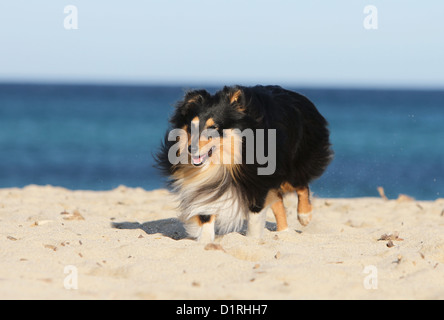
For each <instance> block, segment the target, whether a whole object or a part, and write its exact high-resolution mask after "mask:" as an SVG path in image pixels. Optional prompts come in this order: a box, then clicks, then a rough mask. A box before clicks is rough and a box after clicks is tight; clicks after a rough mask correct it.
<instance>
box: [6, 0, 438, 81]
mask: <svg viewBox="0 0 444 320" xmlns="http://www.w3.org/2000/svg"><path fill="white" fill-rule="evenodd" d="M68 5H74V6H75V7H76V8H77V18H78V29H70V30H69V29H66V28H65V20H66V19H67V17H68V16H69V14H70V12H68V13H65V12H64V8H65V6H68ZM368 5H372V6H373V7H374V8H376V10H377V11H376V15H377V25H375V24H376V20H372V21H371V23H372V24H371V25H372V26H373V27H374V26H376V27H377V28H376V29H368V28H366V27H364V20H365V19H366V18H367V17H368V16H369V13H368V12H367V13H364V8H365V7H366V6H368ZM371 13H372V14H375V11H372V12H371ZM70 21H71V22H72V20H70ZM368 22H369V20H367V23H368ZM367 27H368V24H367ZM0 82H51V83H54V82H57V83H58V82H61V83H116V84H162V85H163V84H173V85H174V84H204V83H205V84H234V83H237V84H259V83H261V84H271V83H272V84H281V85H296V86H323V87H325V86H327V87H342V86H348V87H350V86H356V87H396V88H398V87H401V88H409V87H415V88H440V89H442V88H444V1H441V0H428V1H417V0H416V1H411V0H390V1H387V0H377V1H373V0H335V1H328V0H324V1H320V0H310V1H295V0H273V1H263V0H235V1H234V0H223V1H222V0H211V1H210V0H205V1H204V0H162V1H161V0H131V1H114V0H108V1H105V0H40V1H29V0H4V1H1V2H0Z"/></svg>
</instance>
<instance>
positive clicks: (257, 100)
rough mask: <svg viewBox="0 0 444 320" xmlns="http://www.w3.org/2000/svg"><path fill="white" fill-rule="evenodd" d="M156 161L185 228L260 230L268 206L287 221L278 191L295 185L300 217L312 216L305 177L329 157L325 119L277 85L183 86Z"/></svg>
mask: <svg viewBox="0 0 444 320" xmlns="http://www.w3.org/2000/svg"><path fill="white" fill-rule="evenodd" d="M170 125H171V128H170V130H169V131H168V132H167V134H166V136H165V141H164V142H163V143H162V146H161V149H160V152H159V153H158V154H157V157H156V161H157V164H158V166H159V167H160V168H161V169H162V170H163V172H164V174H165V175H167V176H168V177H169V187H170V189H171V190H172V191H173V192H174V193H175V194H176V195H177V196H178V200H179V209H180V219H181V220H182V221H183V222H184V224H185V228H186V230H187V232H188V234H189V235H190V236H191V237H193V238H195V239H197V240H200V241H205V242H209V241H213V240H214V235H215V230H217V231H218V232H219V233H228V232H231V231H235V230H239V229H241V228H242V226H243V222H244V220H245V219H247V235H248V236H254V237H260V236H261V234H262V231H263V229H264V228H265V212H266V210H267V209H268V208H270V207H271V209H272V211H273V213H274V215H275V218H276V229H277V231H282V230H285V229H287V216H286V212H285V207H284V205H283V195H284V194H285V193H288V192H296V193H297V196H298V219H299V221H300V223H301V224H302V225H307V224H308V223H309V222H310V220H311V211H312V206H311V204H310V192H309V187H308V185H309V183H310V182H311V181H312V180H313V179H315V178H317V177H319V176H320V175H321V174H322V173H323V172H324V170H325V169H326V167H327V166H328V164H329V163H330V161H331V159H332V157H333V152H332V150H331V149H330V141H329V130H328V128H327V121H326V120H325V119H324V117H323V116H322V115H321V114H320V113H319V112H318V110H317V109H316V107H315V106H314V105H313V103H311V102H310V101H309V100H308V99H307V98H306V97H304V96H302V95H300V94H298V93H295V92H292V91H289V90H285V89H283V88H281V87H279V86H255V87H242V86H233V87H224V88H223V89H222V90H220V91H218V92H217V93H215V94H214V95H211V94H210V93H208V92H207V91H205V90H195V91H190V92H188V93H187V94H186V95H185V97H184V99H183V100H182V101H180V102H178V103H177V105H176V109H175V112H174V114H173V115H172V117H171V119H170Z"/></svg>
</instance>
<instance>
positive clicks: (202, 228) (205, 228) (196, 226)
mask: <svg viewBox="0 0 444 320" xmlns="http://www.w3.org/2000/svg"><path fill="white" fill-rule="evenodd" d="M215 220H216V216H215V215H197V216H193V217H192V218H191V219H188V220H187V221H186V222H185V229H186V231H187V233H188V235H189V236H190V237H191V238H194V239H196V240H197V241H198V242H201V243H210V242H213V241H214V234H215V231H214V228H215V226H214V223H215Z"/></svg>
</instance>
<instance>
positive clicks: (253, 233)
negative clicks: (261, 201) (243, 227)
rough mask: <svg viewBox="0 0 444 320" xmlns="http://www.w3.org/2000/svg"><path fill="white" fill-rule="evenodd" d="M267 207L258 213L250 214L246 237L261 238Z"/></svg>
mask: <svg viewBox="0 0 444 320" xmlns="http://www.w3.org/2000/svg"><path fill="white" fill-rule="evenodd" d="M267 209H268V207H265V208H263V209H262V210H261V211H259V212H250V213H249V214H248V220H247V237H252V238H262V235H263V234H264V229H265V218H266V212H267Z"/></svg>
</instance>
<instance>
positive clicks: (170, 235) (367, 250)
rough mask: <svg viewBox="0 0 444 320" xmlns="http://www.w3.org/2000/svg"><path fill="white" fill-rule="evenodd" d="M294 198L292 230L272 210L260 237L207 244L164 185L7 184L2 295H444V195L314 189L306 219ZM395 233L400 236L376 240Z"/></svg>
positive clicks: (0, 200) (1, 196)
mask: <svg viewBox="0 0 444 320" xmlns="http://www.w3.org/2000/svg"><path fill="white" fill-rule="evenodd" d="M296 202H297V199H296V198H295V197H288V198H287V199H286V206H287V208H288V211H289V212H290V214H289V223H290V231H287V232H283V233H276V232H274V231H270V230H273V228H275V224H274V221H273V218H272V215H271V213H269V216H268V221H269V222H268V223H267V228H268V229H267V230H265V235H264V238H263V239H261V240H254V239H250V238H246V237H245V236H244V235H242V234H239V233H231V234H228V235H225V236H221V237H218V238H217V239H216V241H215V243H216V244H217V245H218V246H213V247H211V248H208V247H207V248H206V249H205V245H203V244H198V243H196V242H194V241H192V240H188V239H186V238H185V233H184V229H183V228H182V226H181V224H180V222H178V221H177V220H176V219H175V217H176V215H177V212H176V211H175V203H174V201H172V200H171V197H170V196H169V194H168V192H167V191H165V190H156V191H151V192H147V191H144V190H142V189H129V188H126V187H119V188H117V189H116V190H113V191H109V192H91V191H69V190H66V189H62V188H55V187H49V186H48V187H37V186H29V187H26V188H24V189H2V190H0V298H1V299H99V298H100V299H311V298H313V299H405V298H407V299H426V298H427V299H444V212H443V210H444V199H438V200H436V201H429V202H425V201H403V202H397V201H396V200H389V201H385V200H383V199H379V198H362V199H316V198H315V199H314V200H313V204H314V207H315V213H314V218H313V221H312V222H311V224H310V225H309V226H307V227H302V226H300V225H299V223H298V222H297V218H296V214H295V210H296V209H295V208H296ZM76 212H77V213H76ZM62 213H63V214H62ZM112 223H114V226H113V225H112ZM395 232H398V234H399V236H398V239H396V240H394V241H392V242H393V244H394V246H393V247H390V248H389V247H387V243H388V240H380V241H378V239H379V238H380V237H381V236H382V235H383V234H394V233H395ZM392 237H395V236H392ZM400 238H402V240H401V239H400ZM208 249H213V250H208ZM67 266H68V267H67ZM70 266H71V267H70ZM368 266H370V267H368ZM372 266H373V267H372ZM366 267H367V271H368V272H370V273H364V270H365V269H366ZM65 268H66V270H65ZM70 268H73V269H70ZM73 270H74V271H73ZM64 271H66V272H67V273H64ZM375 272H377V274H376V273H375ZM76 274H77V284H78V289H77V290H75V289H67V288H65V284H66V285H67V287H68V288H69V286H70V285H72V284H74V283H75V282H72V281H71V280H73V279H74V280H75V275H76ZM370 278H372V279H373V280H375V279H376V280H377V283H375V282H374V281H373V282H372V281H370V280H369V279H370ZM365 284H367V285H365ZM372 285H377V288H376V289H372V288H371V286H372ZM366 287H367V288H366Z"/></svg>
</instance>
